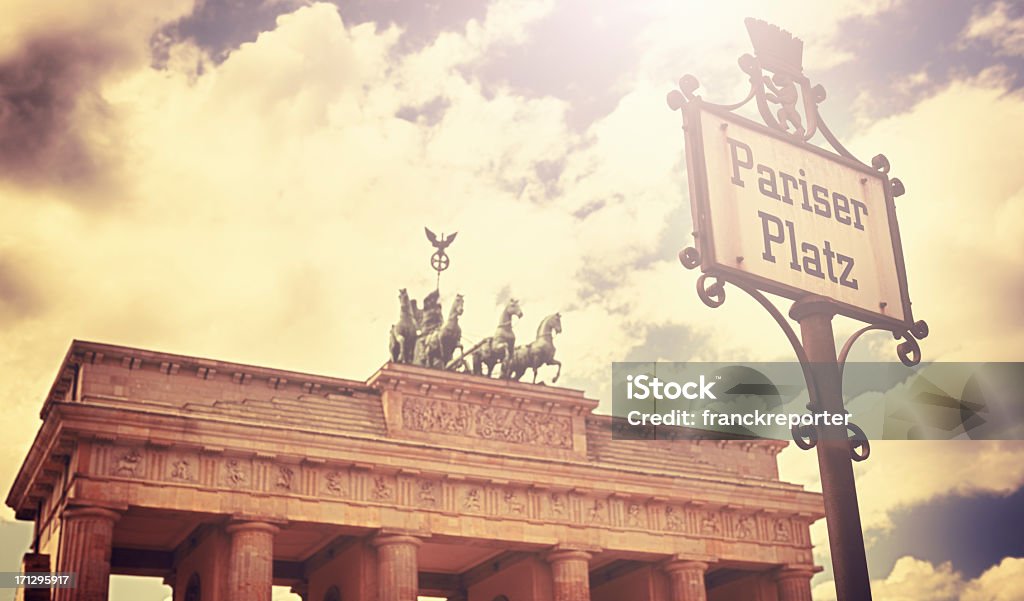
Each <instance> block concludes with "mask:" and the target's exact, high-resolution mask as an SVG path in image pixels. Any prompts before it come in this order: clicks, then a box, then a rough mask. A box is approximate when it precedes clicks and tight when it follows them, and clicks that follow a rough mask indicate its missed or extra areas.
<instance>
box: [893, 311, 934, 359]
mask: <svg viewBox="0 0 1024 601" xmlns="http://www.w3.org/2000/svg"><path fill="white" fill-rule="evenodd" d="M892 335H893V338H895V339H897V340H903V342H901V343H899V344H898V345H896V354H897V355H899V358H900V361H901V362H903V365H906V366H907V367H913V366H915V365H917V364H918V363H920V362H921V345H920V344H918V340H924V339H925V338H927V337H928V324H927V323H926V322H925V321H924V320H923V319H922V320H919V321H916V322H914V325H912V326H910V328H908V329H907V330H906V331H905V332H893V333H892Z"/></svg>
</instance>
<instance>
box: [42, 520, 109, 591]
mask: <svg viewBox="0 0 1024 601" xmlns="http://www.w3.org/2000/svg"><path fill="white" fill-rule="evenodd" d="M120 517H121V514H119V513H117V512H116V511H111V510H109V509H103V508H101V507H74V508H71V509H65V510H64V514H63V515H62V516H61V519H62V522H61V534H60V556H59V557H58V560H57V561H58V562H59V564H58V566H57V571H58V572H73V573H75V574H77V584H76V588H73V589H70V588H62V589H54V592H55V593H56V595H55V597H54V598H55V599H56V601H107V593H108V592H109V590H110V550H111V545H112V544H113V541H114V522H116V521H117V520H118V518H120Z"/></svg>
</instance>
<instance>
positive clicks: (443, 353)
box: [416, 294, 463, 369]
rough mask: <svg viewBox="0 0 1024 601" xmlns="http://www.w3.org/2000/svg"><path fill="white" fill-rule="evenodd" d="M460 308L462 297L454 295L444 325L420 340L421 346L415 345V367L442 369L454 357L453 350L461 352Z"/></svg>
mask: <svg viewBox="0 0 1024 601" xmlns="http://www.w3.org/2000/svg"><path fill="white" fill-rule="evenodd" d="M462 307H463V300H462V295H461V294H456V295H455V300H454V301H452V308H451V309H450V310H449V311H448V319H447V320H446V321H445V322H444V325H443V326H442V327H440V328H436V329H434V330H433V331H431V332H430V333H429V334H427V335H426V336H425V337H424V338H423V339H422V344H417V345H416V365H422V366H424V367H433V368H440V369H444V366H445V365H447V364H448V362H449V361H451V360H452V356H453V355H455V349H459V350H462V342H461V340H462V328H461V327H460V326H459V316H460V315H462Z"/></svg>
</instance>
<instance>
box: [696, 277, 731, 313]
mask: <svg viewBox="0 0 1024 601" xmlns="http://www.w3.org/2000/svg"><path fill="white" fill-rule="evenodd" d="M697 296H699V297H700V300H702V301H704V304H705V305H707V306H709V307H711V308H712V309H717V308H718V307H721V306H722V304H724V303H725V282H723V281H722V280H720V279H718V277H717V276H713V275H710V274H707V273H702V274H700V277H699V278H697Z"/></svg>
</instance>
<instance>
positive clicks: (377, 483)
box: [371, 476, 394, 501]
mask: <svg viewBox="0 0 1024 601" xmlns="http://www.w3.org/2000/svg"><path fill="white" fill-rule="evenodd" d="M371 494H372V495H373V500H374V501H388V500H390V499H391V497H392V496H394V490H393V489H392V487H391V485H390V484H389V483H388V481H387V479H386V478H384V476H377V477H376V478H374V479H373V491H372V493H371Z"/></svg>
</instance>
